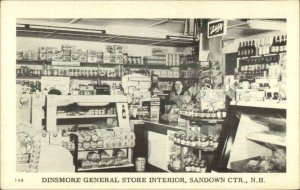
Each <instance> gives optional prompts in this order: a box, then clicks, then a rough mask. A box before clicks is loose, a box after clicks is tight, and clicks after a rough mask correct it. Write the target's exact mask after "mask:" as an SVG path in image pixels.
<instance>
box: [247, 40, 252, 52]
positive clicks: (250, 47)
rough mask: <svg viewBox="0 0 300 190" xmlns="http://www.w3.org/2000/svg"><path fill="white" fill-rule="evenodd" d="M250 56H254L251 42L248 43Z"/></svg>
mask: <svg viewBox="0 0 300 190" xmlns="http://www.w3.org/2000/svg"><path fill="white" fill-rule="evenodd" d="M247 52H248V56H252V53H253V49H252V43H251V41H249V42H248V51H247Z"/></svg>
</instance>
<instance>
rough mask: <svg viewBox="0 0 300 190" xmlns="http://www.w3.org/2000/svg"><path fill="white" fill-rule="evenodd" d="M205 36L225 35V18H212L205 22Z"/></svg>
mask: <svg viewBox="0 0 300 190" xmlns="http://www.w3.org/2000/svg"><path fill="white" fill-rule="evenodd" d="M207 25H208V26H207V30H208V31H207V38H213V37H216V36H223V35H226V32H227V21H226V20H214V21H211V22H208V23H207Z"/></svg>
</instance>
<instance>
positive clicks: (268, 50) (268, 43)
mask: <svg viewBox="0 0 300 190" xmlns="http://www.w3.org/2000/svg"><path fill="white" fill-rule="evenodd" d="M270 47H271V41H270V38H266V43H265V55H268V54H270Z"/></svg>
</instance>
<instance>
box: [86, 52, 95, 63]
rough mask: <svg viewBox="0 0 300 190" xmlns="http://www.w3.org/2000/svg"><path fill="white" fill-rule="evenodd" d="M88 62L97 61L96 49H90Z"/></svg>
mask: <svg viewBox="0 0 300 190" xmlns="http://www.w3.org/2000/svg"><path fill="white" fill-rule="evenodd" d="M87 62H89V63H96V62H97V54H96V51H95V50H88V57H87Z"/></svg>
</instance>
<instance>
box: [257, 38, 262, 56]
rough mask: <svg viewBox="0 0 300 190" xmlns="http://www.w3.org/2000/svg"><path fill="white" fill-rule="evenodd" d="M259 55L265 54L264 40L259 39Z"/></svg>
mask: <svg viewBox="0 0 300 190" xmlns="http://www.w3.org/2000/svg"><path fill="white" fill-rule="evenodd" d="M258 55H263V42H262V40H259V46H258Z"/></svg>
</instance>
